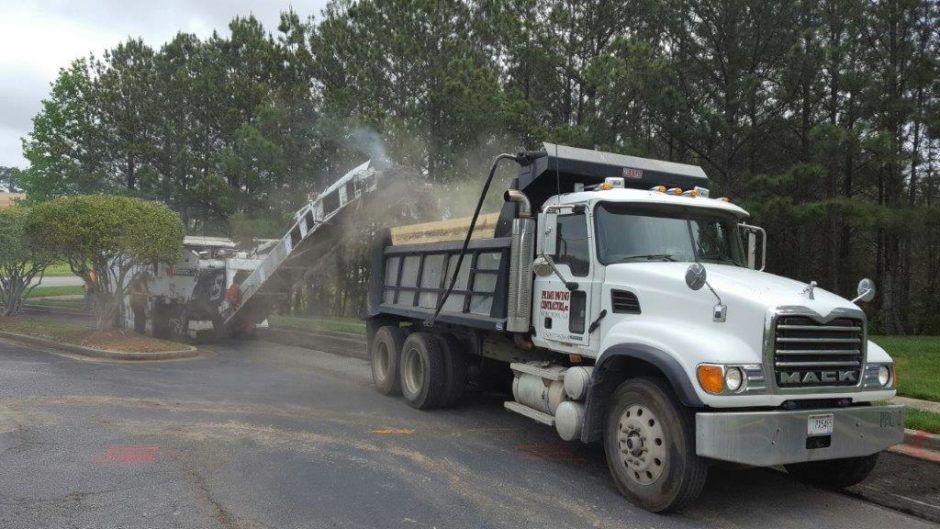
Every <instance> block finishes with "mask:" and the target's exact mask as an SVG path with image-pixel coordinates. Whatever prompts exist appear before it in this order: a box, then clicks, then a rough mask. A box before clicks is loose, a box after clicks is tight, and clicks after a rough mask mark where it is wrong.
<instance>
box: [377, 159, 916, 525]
mask: <svg viewBox="0 0 940 529" xmlns="http://www.w3.org/2000/svg"><path fill="white" fill-rule="evenodd" d="M503 156H505V157H508V156H509V155H503ZM516 159H517V161H519V163H520V165H522V169H521V171H520V176H519V177H518V178H517V179H516V180H514V181H513V184H512V187H511V189H510V190H509V191H507V193H506V195H505V196H506V200H507V203H506V205H505V206H504V208H503V211H502V213H501V215H500V221H499V223H498V224H497V227H496V231H495V233H494V236H493V237H492V238H490V239H486V238H484V239H481V240H474V241H472V242H471V238H470V236H469V235H468V236H467V237H466V240H465V241H464V244H463V245H462V246H461V245H459V244H456V243H442V242H435V243H428V244H423V245H418V244H404V245H395V244H386V245H384V246H382V247H381V248H379V249H378V250H380V251H377V253H376V255H377V261H376V263H377V264H376V265H375V268H374V270H373V274H374V275H373V278H374V279H375V281H374V282H373V283H372V285H371V286H370V296H371V297H370V300H371V306H370V313H371V314H372V315H373V317H372V319H370V329H372V330H370V350H371V354H372V359H373V377H374V378H375V381H376V386H377V388H378V389H379V390H380V391H381V392H383V393H386V394H396V392H399V391H400V392H402V393H403V394H404V396H405V398H406V400H408V402H409V404H411V405H412V406H415V407H418V408H427V407H434V406H437V405H439V404H438V400H436V399H439V398H440V399H443V401H444V402H448V403H449V402H451V400H449V399H450V397H438V396H437V395H439V394H440V395H448V394H449V393H450V392H451V389H448V388H452V386H453V385H454V382H453V381H454V380H455V379H456V380H459V379H460V378H461V377H465V374H463V375H462V374H461V373H464V371H462V370H460V369H457V371H453V370H452V369H451V367H450V366H454V365H458V366H459V365H460V364H461V363H462V360H457V358H460V357H463V355H465V354H475V355H479V356H483V357H485V358H489V359H495V360H499V361H502V362H506V363H509V364H510V368H511V370H512V372H513V374H514V379H513V385H512V393H513V400H511V401H507V402H506V403H505V407H506V408H507V409H508V410H510V411H513V412H515V413H519V414H522V415H524V416H526V417H529V418H531V419H534V420H536V421H538V422H540V423H543V424H546V425H549V426H554V427H555V429H556V431H557V432H558V434H559V435H560V436H561V438H562V439H565V440H568V441H573V440H580V441H583V442H594V441H602V442H603V444H604V447H605V453H606V457H607V461H608V466H609V467H610V470H611V474H612V476H613V478H614V482H615V483H616V485H617V487H618V488H619V490H620V491H621V492H622V493H623V494H624V496H626V497H627V498H628V499H629V500H630V501H632V502H634V503H635V504H637V505H640V506H642V507H644V508H646V509H649V510H651V511H657V512H658V511H666V510H674V509H678V508H681V507H682V506H684V505H687V504H688V503H689V502H691V501H692V500H693V499H694V498H695V497H696V496H697V495H698V494H699V492H700V491H701V489H702V486H703V484H704V479H705V475H706V473H707V468H708V466H709V465H710V464H711V463H713V462H715V461H729V462H734V463H741V464H747V465H758V466H778V465H783V466H785V467H786V469H787V471H788V472H789V473H791V474H793V475H794V476H796V477H797V478H799V479H802V480H805V481H807V482H811V483H813V484H816V485H819V486H825V487H845V486H848V485H852V484H855V483H857V482H859V481H861V480H862V479H864V478H865V477H866V476H867V475H868V473H869V472H871V470H872V469H873V468H874V465H875V462H876V460H877V456H878V453H879V452H880V451H882V450H884V449H886V448H888V447H890V446H892V445H894V444H897V443H899V442H901V441H902V439H903V424H904V410H903V407H901V406H892V405H879V404H878V403H879V402H881V401H885V400H888V399H890V398H891V397H893V396H894V395H895V387H894V386H895V375H894V366H893V363H892V360H891V358H890V357H889V356H888V354H887V353H886V352H885V351H884V350H883V349H882V348H881V347H879V346H877V345H876V344H874V343H872V342H871V341H869V340H868V336H867V319H866V316H865V312H864V311H863V310H862V309H861V308H860V307H859V306H858V305H857V304H856V303H857V302H860V301H863V300H864V301H870V300H871V298H872V296H873V295H874V285H873V284H872V283H871V281H869V280H862V282H861V283H860V285H859V296H858V297H857V298H856V299H854V300H848V299H845V298H842V297H840V296H838V295H836V294H833V293H831V292H828V291H826V290H824V289H822V288H819V287H818V286H817V285H816V284H815V282H812V283H808V284H807V283H803V282H800V281H795V280H792V279H788V278H785V277H781V276H777V275H773V274H770V273H767V272H764V271H763V269H764V260H765V255H766V244H767V237H766V235H765V234H764V232H763V230H761V229H760V228H757V227H755V226H751V225H749V224H747V223H746V220H747V218H748V216H749V215H748V213H747V211H745V210H744V209H742V208H741V207H739V206H737V205H735V204H733V203H731V202H730V201H729V200H728V199H726V198H711V197H710V196H709V191H708V189H707V187H706V185H707V178H706V177H705V174H704V172H703V171H702V170H701V168H699V167H695V166H689V165H683V164H675V163H670V162H662V161H658V160H646V159H642V158H635V157H631V156H623V155H617V154H612V153H599V152H596V151H588V150H584V149H575V148H571V147H563V146H558V145H552V144H546V145H545V148H544V152H543V153H536V154H535V155H529V156H522V155H521V154H520V155H519V156H518V157H517V158H516ZM491 174H492V173H491ZM481 203H482V201H481ZM470 226H471V227H470V229H469V231H468V233H472V232H473V227H472V226H473V223H472V221H471V225H470ZM464 255H470V257H471V258H470V262H469V266H465V264H466V262H465V261H463V257H464ZM448 277H452V278H453V281H451V282H450V288H447V289H445V288H444V287H445V286H446V285H447V281H446V280H447V279H448ZM455 285H456V286H457V287H456V288H454V287H455ZM480 285H486V286H485V287H481V286H480ZM428 314H431V315H430V317H428ZM400 324H403V325H406V326H405V327H401V328H400V327H399V325H400ZM409 324H410V327H409V326H408V325H409ZM403 329H406V330H403ZM407 332H410V334H407ZM438 355H440V356H441V358H442V360H441V361H440V366H439V367H435V365H434V364H435V361H434V358H435V356H438ZM434 372H438V373H441V375H440V378H439V381H437V382H436V381H435V380H434V374H433V373H434ZM429 373H430V374H429ZM437 386H440V387H441V388H442V389H436V387H437Z"/></svg>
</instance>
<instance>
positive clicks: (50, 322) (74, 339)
mask: <svg viewBox="0 0 940 529" xmlns="http://www.w3.org/2000/svg"><path fill="white" fill-rule="evenodd" d="M0 331H6V332H11V333H16V334H26V335H29V336H36V337H39V338H45V339H47V340H55V341H56V342H59V343H70V344H75V345H82V346H85V347H92V348H95V349H105V350H108V351H126V352H132V353H156V352H163V351H178V350H180V349H181V348H182V347H183V346H182V345H180V344H178V343H176V342H170V341H167V340H158V339H156V338H151V337H149V336H145V335H143V334H137V333H135V332H133V331H127V330H124V329H108V330H103V331H97V330H95V329H93V328H91V327H88V326H85V325H78V324H75V323H66V322H61V321H57V320H54V319H51V318H44V317H36V316H7V317H0Z"/></svg>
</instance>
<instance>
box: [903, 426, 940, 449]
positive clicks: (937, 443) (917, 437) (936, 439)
mask: <svg viewBox="0 0 940 529" xmlns="http://www.w3.org/2000/svg"><path fill="white" fill-rule="evenodd" d="M904 444H905V445H907V446H911V447H914V448H920V449H923V450H936V451H938V452H940V435H937V434H932V433H927V432H922V431H920V430H909V429H907V428H905V429H904Z"/></svg>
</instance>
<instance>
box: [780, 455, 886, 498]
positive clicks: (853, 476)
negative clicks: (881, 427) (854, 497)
mask: <svg viewBox="0 0 940 529" xmlns="http://www.w3.org/2000/svg"><path fill="white" fill-rule="evenodd" d="M877 463H878V454H873V455H870V456H864V457H850V458H847V459H830V460H828V461H810V462H807V463H794V464H790V465H784V468H786V469H787V472H789V473H790V475H791V476H793V477H794V478H796V479H797V480H799V481H802V482H803V483H807V484H809V485H813V486H815V487H819V488H822V489H830V490H838V489H844V488H846V487H851V486H852V485H855V484H857V483H861V482H862V481H865V478H867V477H868V475H869V474H871V471H872V470H874V469H875V465H876V464H877Z"/></svg>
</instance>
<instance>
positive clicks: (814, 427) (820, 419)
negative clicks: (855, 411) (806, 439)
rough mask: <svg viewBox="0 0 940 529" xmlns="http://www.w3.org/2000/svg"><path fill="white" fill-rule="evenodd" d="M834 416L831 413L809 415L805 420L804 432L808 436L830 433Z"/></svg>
mask: <svg viewBox="0 0 940 529" xmlns="http://www.w3.org/2000/svg"><path fill="white" fill-rule="evenodd" d="M834 422H835V417H834V416H833V415H832V414H831V413H826V414H824V415H810V416H809V417H808V418H807V420H806V434H807V435H809V436H816V435H832V425H833V423H834Z"/></svg>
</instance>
